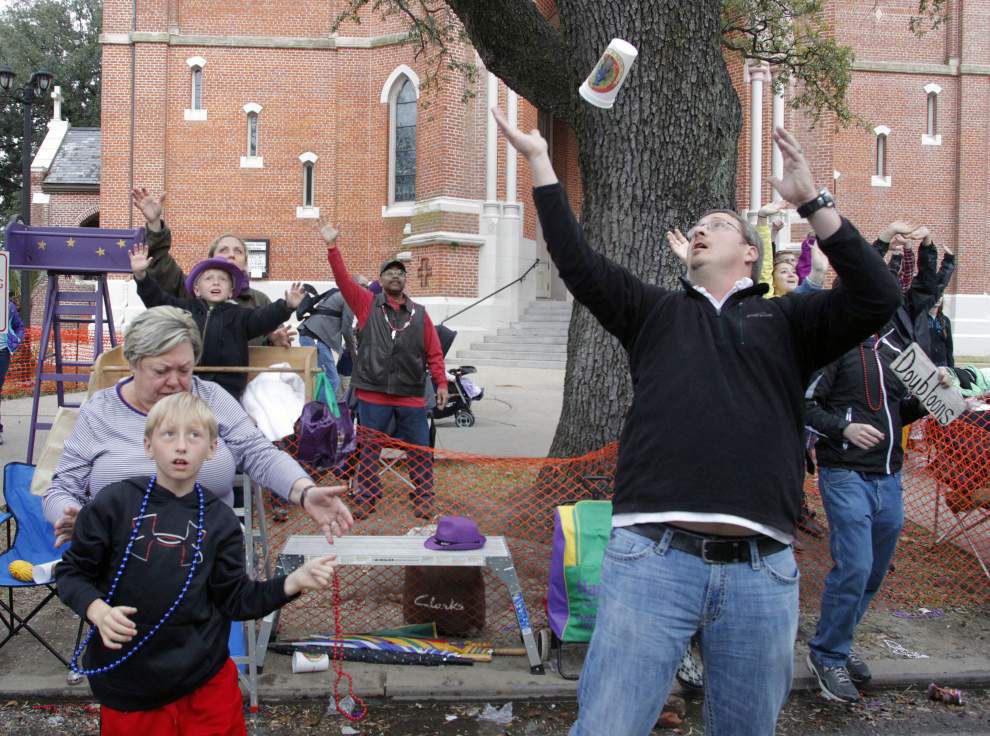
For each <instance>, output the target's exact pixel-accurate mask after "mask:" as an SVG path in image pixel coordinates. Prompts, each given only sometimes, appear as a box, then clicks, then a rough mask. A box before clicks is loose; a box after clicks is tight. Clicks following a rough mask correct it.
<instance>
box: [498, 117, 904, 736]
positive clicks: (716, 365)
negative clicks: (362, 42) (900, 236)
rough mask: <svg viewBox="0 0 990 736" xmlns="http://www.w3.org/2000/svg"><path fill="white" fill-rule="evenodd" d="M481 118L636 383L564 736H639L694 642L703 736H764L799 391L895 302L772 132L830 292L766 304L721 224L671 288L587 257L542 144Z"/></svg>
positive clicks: (788, 638)
mask: <svg viewBox="0 0 990 736" xmlns="http://www.w3.org/2000/svg"><path fill="white" fill-rule="evenodd" d="M494 114H495V119H496V121H497V122H498V125H499V127H500V128H501V129H502V132H503V133H504V135H505V137H506V138H507V139H508V141H509V143H511V144H512V145H513V146H514V147H515V148H516V150H517V151H518V152H519V153H521V154H522V155H523V156H524V157H525V158H526V159H527V160H528V162H529V166H530V169H531V171H532V175H533V185H534V187H535V188H534V192H533V196H534V200H535V202H536V208H537V211H538V214H539V217H540V223H541V225H542V228H543V233H544V237H545V238H546V241H547V248H548V250H549V252H550V257H551V258H552V259H553V261H554V263H555V264H556V266H557V268H558V270H559V272H560V276H561V278H562V279H563V281H564V283H565V284H566V285H567V287H568V289H570V291H571V292H572V293H573V294H574V298H575V299H576V300H577V301H579V302H581V303H582V304H583V305H584V306H585V307H587V308H588V309H589V310H590V311H591V313H592V314H593V315H594V316H595V317H596V318H597V319H598V320H599V322H601V324H602V326H603V327H604V328H605V329H606V330H607V331H608V332H610V333H611V334H612V335H614V336H615V337H616V338H618V340H619V341H620V342H621V344H622V346H623V347H624V348H625V349H626V350H627V352H628V354H629V368H630V372H631V373H632V379H633V381H632V383H633V391H634V393H633V399H632V404H631V405H630V407H629V410H628V413H627V415H626V420H625V426H624V427H623V429H622V434H621V437H620V440H619V458H618V465H617V468H616V476H615V492H614V496H613V502H612V503H613V519H612V526H613V529H612V536H611V539H610V541H609V544H608V547H607V548H606V551H605V559H604V562H603V565H602V573H601V576H602V577H601V579H602V589H601V595H600V597H599V606H598V613H597V619H596V623H595V630H594V634H593V636H592V640H591V645H590V648H589V650H588V656H587V658H586V659H585V664H584V670H583V672H582V675H581V681H580V685H579V690H578V701H579V704H580V710H579V714H578V720H577V722H576V723H575V724H574V727H573V728H572V730H571V734H572V736H588V735H590V734H595V735H596V736H597V734H603V733H615V734H623V735H624V736H638V735H645V734H649V733H650V732H651V730H652V728H653V725H654V724H655V723H656V719H657V715H658V714H659V713H660V709H661V707H662V706H663V703H664V699H665V697H666V695H667V692H668V691H669V689H670V686H671V683H672V681H673V679H674V672H675V670H676V668H677V665H678V663H679V661H680V659H681V656H682V655H683V654H684V652H685V650H686V649H687V647H688V643H689V641H690V640H691V637H692V636H693V635H694V634H695V633H696V632H700V638H701V650H702V658H703V660H704V664H705V733H732V734H734V736H745V735H747V734H753V735H757V734H758V735H760V736H766V735H767V734H772V733H773V732H774V728H775V724H776V720H777V714H778V713H779V711H780V708H781V706H782V705H783V703H784V701H785V700H786V698H787V694H788V692H789V690H790V686H791V677H792V670H793V666H794V641H795V637H796V634H797V621H798V578H799V574H798V569H797V565H796V564H795V560H794V553H793V548H792V543H793V540H794V533H795V524H796V522H797V520H798V518H799V516H800V511H801V488H802V486H803V482H804V401H803V398H804V387H805V385H806V383H807V379H808V378H809V376H810V375H811V373H812V372H813V371H814V370H815V369H817V368H819V367H821V366H823V365H826V364H828V363H830V362H831V361H832V360H834V359H835V358H837V357H838V356H840V355H842V354H843V353H844V352H846V351H847V350H849V349H850V348H852V347H854V346H855V345H857V344H858V343H859V341H860V340H862V339H863V338H864V337H866V335H868V334H870V333H872V332H873V331H874V330H876V329H878V328H879V327H880V326H882V325H883V324H884V322H886V321H887V319H889V318H890V316H891V315H892V314H893V313H894V310H895V309H897V306H898V304H899V303H900V290H899V289H898V287H897V284H896V283H895V281H894V279H893V278H892V277H891V275H890V273H889V272H888V271H887V268H886V266H885V265H884V263H883V261H882V260H881V259H880V256H879V254H878V253H877V252H876V251H875V250H874V249H872V248H871V247H870V246H869V245H868V244H867V243H866V241H864V240H863V238H862V236H860V234H859V233H858V232H857V231H856V229H855V228H854V227H853V226H852V225H851V224H850V223H849V222H848V221H846V220H843V219H842V218H841V217H839V214H838V213H837V212H836V210H835V207H834V205H835V203H834V201H833V199H832V197H831V195H830V194H829V193H828V191H827V190H821V191H819V190H818V189H817V188H816V187H815V185H814V180H813V179H812V176H811V171H810V169H809V167H808V164H807V162H806V161H805V158H804V155H803V153H802V151H801V148H800V146H799V144H798V142H797V140H796V139H795V138H794V137H793V136H791V135H790V134H789V133H787V132H786V131H784V130H782V129H780V128H778V129H777V130H775V131H774V140H775V141H776V142H777V145H778V146H779V148H780V151H781V153H782V154H783V158H784V173H783V175H782V176H781V177H780V178H779V179H778V178H771V180H770V181H771V183H772V184H773V186H774V187H775V188H776V189H777V191H778V192H779V193H780V194H781V195H782V196H783V197H784V199H786V200H788V201H790V202H795V203H799V204H800V205H801V207H799V209H798V213H799V214H800V215H801V216H802V217H806V218H807V220H808V223H809V224H810V225H811V227H812V228H813V229H814V231H815V234H816V235H817V236H818V239H819V242H820V244H821V248H822V250H823V251H824V252H825V254H826V255H827V256H828V258H829V261H830V262H831V263H832V266H833V268H834V269H835V270H836V272H837V273H838V274H839V276H840V277H841V280H842V285H841V286H840V287H837V288H835V289H832V290H827V291H826V290H823V291H818V292H814V293H810V294H803V295H799V296H794V295H789V296H787V297H783V298H773V299H764V298H763V294H764V293H765V292H766V291H767V286H766V285H754V283H753V282H754V274H756V273H758V267H759V264H760V259H761V257H762V254H761V250H762V243H760V241H759V239H758V238H757V237H756V236H755V234H754V233H751V232H750V228H749V226H748V225H747V224H746V223H745V221H743V220H742V219H741V218H739V217H738V216H737V215H736V214H735V213H734V212H732V211H729V210H716V211H712V212H708V213H706V214H704V215H702V217H701V219H700V220H698V223H697V225H696V226H695V227H694V228H693V229H692V231H691V240H690V243H689V246H690V247H689V250H688V255H687V278H686V279H684V280H683V283H682V285H681V288H679V289H663V288H660V287H658V286H655V285H653V284H649V283H646V282H644V281H643V280H642V279H640V278H638V277H637V276H635V275H634V274H632V273H631V272H630V271H628V270H627V269H625V268H623V267H621V266H619V265H617V264H615V263H613V262H612V261H610V260H609V259H607V258H605V257H604V256H602V255H601V254H600V253H598V252H597V251H596V250H594V249H593V248H592V247H591V246H590V245H589V244H588V243H587V242H586V241H585V238H584V233H583V231H582V229H581V227H580V225H579V224H578V222H577V220H576V219H575V217H574V214H573V213H572V211H571V209H570V205H569V204H568V200H567V197H566V194H565V193H564V190H563V188H562V187H561V186H560V184H559V183H558V180H557V176H556V174H555V173H554V170H553V166H552V165H551V162H550V158H549V156H548V155H547V143H546V141H544V140H543V138H542V137H541V136H540V134H539V132H538V131H535V130H534V131H532V132H531V133H529V134H525V133H523V132H521V131H520V130H518V129H516V128H514V127H512V126H510V125H509V123H508V121H507V120H506V119H505V117H504V116H503V115H502V114H501V112H500V111H497V110H496V111H495V113H494Z"/></svg>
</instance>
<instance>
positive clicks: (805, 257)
mask: <svg viewBox="0 0 990 736" xmlns="http://www.w3.org/2000/svg"><path fill="white" fill-rule="evenodd" d="M817 242H818V241H817V240H816V239H815V236H814V235H809V236H807V237H806V238H805V239H804V240H802V241H801V255H800V256H798V262H797V265H796V266H795V267H794V270H795V271H797V277H798V283H799V284H803V283H804V280H805V279H806V278H808V274H809V273H811V246H813V245H814V244H815V243H817Z"/></svg>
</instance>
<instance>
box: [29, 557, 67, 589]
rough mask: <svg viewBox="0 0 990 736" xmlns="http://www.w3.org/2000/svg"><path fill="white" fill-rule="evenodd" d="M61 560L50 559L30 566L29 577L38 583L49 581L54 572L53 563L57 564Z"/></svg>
mask: <svg viewBox="0 0 990 736" xmlns="http://www.w3.org/2000/svg"><path fill="white" fill-rule="evenodd" d="M59 562H61V560H52V561H51V562H43V563H42V564H40V565H33V566H32V568H31V577H32V578H34V582H36V583H38V584H39V585H40V584H43V583H50V582H51V581H52V576H53V575H54V574H55V573H54V570H55V565H57V564H58V563H59Z"/></svg>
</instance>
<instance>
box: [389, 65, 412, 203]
mask: <svg viewBox="0 0 990 736" xmlns="http://www.w3.org/2000/svg"><path fill="white" fill-rule="evenodd" d="M416 97H417V95H416V88H415V87H414V86H413V83H412V81H411V80H409V79H406V80H405V81H404V82H403V83H402V85H401V86H400V87H399V91H398V94H397V95H396V96H395V102H394V103H393V110H394V111H395V114H394V117H393V121H394V122H393V128H392V131H393V132H392V136H393V145H394V146H395V168H394V170H393V189H392V191H393V193H394V194H393V196H394V201H396V202H412V201H414V200H415V199H416Z"/></svg>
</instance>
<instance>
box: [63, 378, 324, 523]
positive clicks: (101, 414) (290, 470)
mask: <svg viewBox="0 0 990 736" xmlns="http://www.w3.org/2000/svg"><path fill="white" fill-rule="evenodd" d="M133 380H134V379H133V378H128V379H125V380H124V381H121V382H120V383H118V384H117V385H116V386H113V387H111V388H107V389H104V390H102V391H98V392H97V393H95V394H93V396H92V397H91V398H90V399H89V400H88V401H87V402H86V403H85V404H83V406H82V408H81V409H80V411H79V418H78V419H77V420H76V424H75V427H74V428H73V430H72V433H71V434H70V435H69V437H68V439H66V441H65V448H64V451H63V452H62V457H61V459H60V460H59V463H58V467H57V468H56V469H55V476H54V478H53V479H52V487H51V489H50V490H49V491H48V493H47V495H45V498H44V501H43V509H44V513H45V518H46V519H48V521H50V522H51V523H52V524H53V525H54V524H55V522H56V521H57V520H58V519H59V518H60V517H61V516H62V512H63V510H64V509H65V507H66V506H75V507H81V506H83V505H84V504H86V503H87V502H88V501H89V500H91V499H92V497H93V496H95V495H96V494H97V493H99V492H100V490H101V489H103V488H105V487H106V486H108V485H110V484H111V483H116V482H117V481H121V480H124V479H126V478H132V477H134V476H138V475H152V474H153V473H154V472H155V463H154V461H153V460H151V459H149V458H148V457H147V456H146V455H145V453H144V425H145V421H146V419H147V415H146V414H144V413H142V412H140V411H138V410H137V409H135V408H134V407H133V406H131V405H130V404H128V403H127V402H126V401H125V400H124V397H123V395H122V394H121V392H120V389H121V387H122V386H123V385H124V384H125V383H127V381H133ZM190 390H191V393H192V394H194V395H195V396H198V397H199V398H201V399H203V401H205V402H206V403H207V405H208V406H209V407H210V409H212V410H213V414H214V415H215V416H216V418H217V425H218V426H219V435H220V436H219V438H218V440H217V450H216V453H214V455H213V458H212V459H211V460H207V461H206V462H205V463H203V467H202V468H200V471H199V475H198V476H197V480H198V481H199V482H200V483H201V484H202V486H203V487H204V488H206V489H207V490H209V491H211V492H212V493H213V494H214V495H215V496H217V497H219V498H220V500H222V501H223V502H224V503H225V504H227V505H228V506H231V505H233V501H234V490H233V485H234V474H235V471H236V469H237V467H238V466H240V467H241V468H243V470H244V472H245V473H246V474H247V475H248V477H250V478H251V479H252V480H254V481H255V482H257V483H259V484H260V485H262V486H264V487H265V488H271V489H272V490H273V491H275V492H276V493H277V494H279V495H280V496H284V497H288V495H289V490H290V489H291V488H292V484H293V483H295V482H296V481H297V480H299V479H300V478H306V479H307V480H308V479H309V476H308V475H307V474H306V472H305V471H304V470H303V469H302V468H301V467H300V466H299V463H297V462H296V461H295V460H293V459H292V457H291V456H290V455H288V454H287V453H285V452H282V451H281V450H278V449H276V447H275V446H274V445H273V444H272V443H271V442H269V441H268V440H267V439H265V436H264V435H263V434H262V433H261V432H260V431H259V430H258V428H257V427H256V426H255V425H254V423H253V422H252V421H251V419H250V418H248V415H247V414H245V413H244V409H242V408H241V405H240V404H238V403H237V401H236V400H234V398H233V397H232V396H231V395H230V394H229V393H227V392H226V391H225V390H224V389H223V388H221V387H220V386H219V385H217V384H215V383H213V382H212V381H203V380H201V379H199V378H196V377H193V379H192V387H191V389H190Z"/></svg>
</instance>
